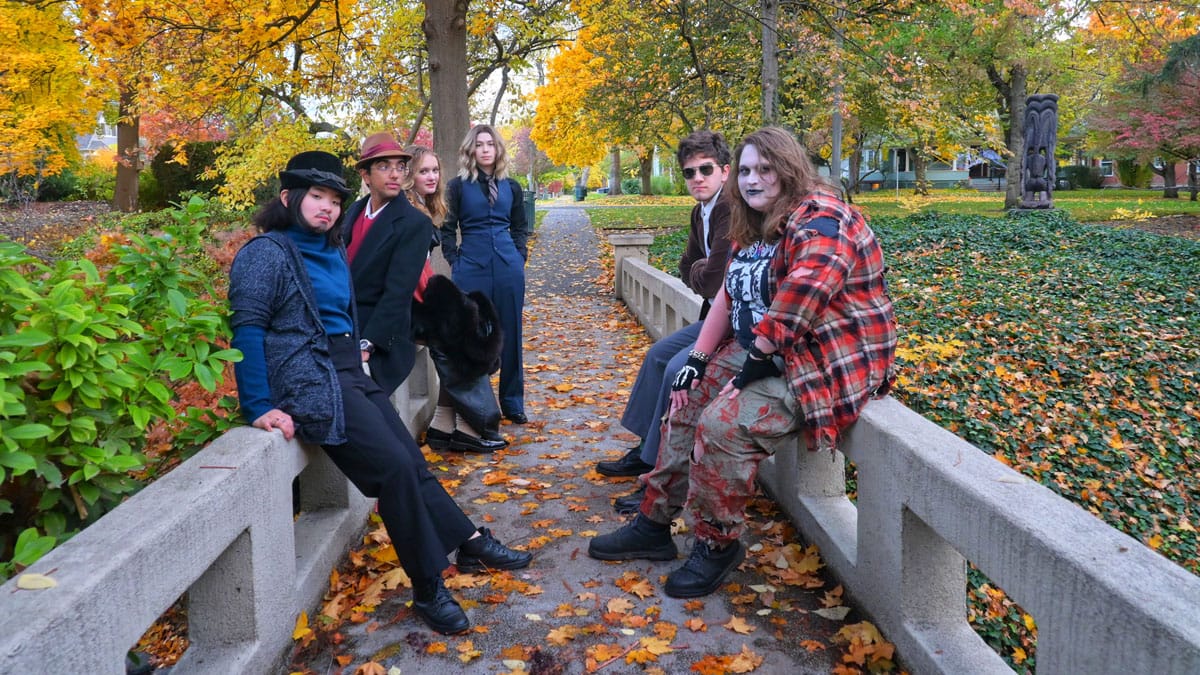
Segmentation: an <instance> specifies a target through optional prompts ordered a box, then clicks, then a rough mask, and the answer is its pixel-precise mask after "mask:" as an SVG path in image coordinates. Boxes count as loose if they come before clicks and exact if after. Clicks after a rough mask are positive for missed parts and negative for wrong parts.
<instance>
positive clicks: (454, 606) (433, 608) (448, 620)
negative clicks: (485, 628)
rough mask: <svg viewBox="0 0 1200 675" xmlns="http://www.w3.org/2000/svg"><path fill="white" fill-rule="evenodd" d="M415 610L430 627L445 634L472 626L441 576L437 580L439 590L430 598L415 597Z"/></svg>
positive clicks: (458, 631)
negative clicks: (420, 598) (419, 598)
mask: <svg viewBox="0 0 1200 675" xmlns="http://www.w3.org/2000/svg"><path fill="white" fill-rule="evenodd" d="M412 606H413V610H415V611H416V613H417V616H419V617H421V620H422V621H424V622H425V623H426V624H427V625H428V626H429V627H430V628H432V629H434V630H435V631H437V632H439V633H441V634H443V635H453V634H455V633H461V632H463V631H465V630H467V629H468V628H470V627H471V621H470V619H468V618H467V613H466V612H464V611H463V608H462V607H461V606H459V604H458V601H457V600H455V599H454V596H453V595H450V590H449V589H448V588H446V584H445V583H444V582H443V581H442V579H441V577H438V580H437V591H436V592H435V593H434V596H433V598H432V599H430V600H417V599H413V604H412Z"/></svg>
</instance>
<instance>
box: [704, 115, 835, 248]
mask: <svg viewBox="0 0 1200 675" xmlns="http://www.w3.org/2000/svg"><path fill="white" fill-rule="evenodd" d="M747 145H753V146H754V148H755V149H756V150H758V156H759V157H760V158H762V159H763V161H765V162H766V164H768V165H769V166H770V167H771V171H772V172H774V174H775V180H776V181H778V183H779V198H778V199H776V200H775V203H774V204H771V207H770V210H768V211H767V212H766V213H763V212H761V211H755V210H754V209H752V208H750V205H749V204H747V203H746V200H745V199H743V198H742V193H741V190H739V189H738V170H739V168H740V167H741V164H742V151H743V150H745V149H746V146H747ZM823 187H828V183H826V181H825V179H823V178H822V177H821V176H820V175H819V174H818V173H817V168H816V167H815V166H813V163H812V160H810V159H809V158H808V151H807V150H805V149H804V146H803V145H801V144H800V141H798V140H796V137H795V135H793V134H792V132H790V131H788V130H787V129H783V128H781V127H763V128H762V129H759V130H758V131H755V132H754V133H752V134H750V135H749V136H746V138H744V139H742V142H741V143H739V144H738V146H737V149H736V150H734V152H733V171H730V172H729V178H728V179H726V181H725V188H726V189H724V190H722V191H721V194H722V198H723V199H724V198H728V199H729V238H730V239H732V240H733V241H735V242H737V243H738V244H739V245H741V246H749V245H750V244H753V243H754V242H756V241H758V240H759V239H762V240H763V241H766V242H768V243H770V242H773V241H775V240H776V239H778V238H779V236H780V235H781V229H782V226H783V224H784V223H785V222H787V217H788V216H789V215H791V213H792V211H794V210H796V208H797V207H798V206H800V202H802V201H804V198H805V197H807V196H808V195H810V194H812V193H813V192H814V191H816V190H819V189H821V188H823Z"/></svg>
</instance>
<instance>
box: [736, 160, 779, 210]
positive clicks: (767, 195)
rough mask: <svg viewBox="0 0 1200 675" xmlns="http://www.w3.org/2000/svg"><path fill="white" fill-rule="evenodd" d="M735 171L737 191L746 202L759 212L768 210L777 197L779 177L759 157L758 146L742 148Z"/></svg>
mask: <svg viewBox="0 0 1200 675" xmlns="http://www.w3.org/2000/svg"><path fill="white" fill-rule="evenodd" d="M737 172H738V174H737V176H738V191H739V192H741V193H742V199H744V200H746V204H747V205H748V206H749V207H750V208H752V209H754V210H755V211H758V212H760V213H762V212H766V211H767V210H769V209H770V208H771V205H772V204H774V203H775V200H776V199H778V198H779V180H778V178H779V177H778V176H777V175H775V171H774V169H772V167H771V165H770V164H769V163H767V161H766V160H765V159H762V158H761V157H759V154H758V148H756V147H754V146H753V145H747V146H746V147H744V148H742V156H741V158H740V159H739V161H738V169H737Z"/></svg>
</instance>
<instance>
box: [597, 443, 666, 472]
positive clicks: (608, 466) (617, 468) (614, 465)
mask: <svg viewBox="0 0 1200 675" xmlns="http://www.w3.org/2000/svg"><path fill="white" fill-rule="evenodd" d="M653 468H654V467H653V466H651V465H649V464H647V463H645V462H643V461H642V446H640V445H639V446H637V447H636V448H630V449H629V452H627V453H625V456H624V457H622V458H621V459H618V460H617V461H615V462H600V463H598V464H596V471H597V472H598V473H600V474H601V475H603V476H608V477H610V478H622V477H624V476H640V475H642V474H644V473H647V472H649V471H650V470H651V469H653Z"/></svg>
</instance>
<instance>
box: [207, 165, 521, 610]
mask: <svg viewBox="0 0 1200 675" xmlns="http://www.w3.org/2000/svg"><path fill="white" fill-rule="evenodd" d="M342 168H343V167H342V163H341V161H340V160H339V159H338V158H337V157H335V156H334V155H331V154H329V153H326V152H320V151H309V152H302V153H300V154H298V155H296V156H294V157H292V158H291V159H290V160H289V161H288V163H287V168H286V169H285V170H284V171H283V172H282V173H281V174H280V175H279V179H280V185H281V186H282V189H281V191H280V193H279V196H278V197H276V198H274V199H272V200H271V201H270V202H268V203H267V204H266V206H264V207H263V208H262V209H261V210H260V211H259V212H258V213H257V214H255V216H254V224H255V226H256V227H257V229H258V231H259V232H260V234H259V236H256V237H255V238H253V239H251V240H250V241H249V242H247V243H246V245H245V246H243V247H242V249H241V250H240V251H238V254H237V256H236V257H235V259H234V261H233V266H232V268H231V270H230V274H229V305H230V310H231V318H230V325H231V327H232V328H233V341H232V344H233V346H234V347H235V348H237V349H239V350H241V352H242V355H243V358H242V360H241V361H240V362H239V363H237V364H236V365H235V376H236V379H237V386H238V398H239V402H240V405H241V409H242V413H243V414H244V415H245V417H246V419H247V420H249V421H250V422H251V424H252V426H254V427H256V428H259V429H263V430H265V431H276V430H278V431H280V432H281V433H282V434H283V436H284V438H286V439H288V440H291V439H292V438H298V439H300V440H301V441H303V442H305V443H311V444H315V445H320V446H321V447H322V448H323V449H324V450H325V452H326V453H327V454H328V455H329V457H330V459H332V460H333V462H334V464H336V465H337V467H338V468H339V469H340V470H341V471H342V472H343V473H344V474H346V476H347V477H348V478H349V479H350V480H351V481H352V482H353V483H354V484H355V486H357V487H358V489H359V490H361V491H362V492H363V494H365V495H367V496H368V497H374V498H377V499H378V500H379V515H380V516H381V517H382V519H383V523H384V526H385V527H386V528H387V532H388V535H389V536H390V537H391V539H392V545H393V547H394V548H395V550H396V555H397V557H398V558H399V562H400V565H401V567H403V568H404V571H405V572H406V573H407V574H408V576H409V577H410V578H411V579H412V583H413V609H414V610H415V611H416V613H417V615H418V616H419V617H420V618H421V619H422V620H423V621H425V623H426V624H428V625H429V626H430V627H431V628H433V629H434V630H435V631H437V632H440V633H459V632H462V631H465V630H467V629H468V628H469V627H470V621H469V620H468V618H467V615H466V613H465V612H464V611H463V609H462V607H461V606H460V605H459V604H458V602H457V601H456V600H455V599H454V596H453V595H451V593H450V591H449V590H448V589H447V588H446V586H445V583H444V582H443V581H442V571H443V570H445V569H446V567H448V566H449V564H448V559H447V556H448V555H449V553H450V552H451V551H454V550H455V549H457V550H458V553H457V556H456V559H455V560H456V565H457V566H458V568H459V570H463V571H479V570H486V569H508V570H511V569H519V568H523V567H526V566H528V565H529V563H530V562H531V560H532V556H531V555H530V554H529V553H525V552H520V551H515V550H513V549H510V548H508V547H506V546H504V545H503V544H501V543H500V542H499V541H498V540H497V539H496V538H495V537H493V536H492V534H491V532H490V531H489V530H488V529H487V528H477V527H476V526H475V525H474V524H473V523H472V522H471V520H470V519H469V518H468V517H467V515H466V514H465V513H463V511H462V509H461V508H459V506H458V504H456V503H455V502H454V500H453V498H451V497H450V495H449V494H447V493H446V490H445V489H444V488H443V487H442V484H441V483H440V482H439V481H438V479H437V478H436V477H435V476H434V475H433V474H432V473H431V472H430V470H429V467H428V466H427V465H426V463H425V459H424V457H423V456H422V454H421V451H420V448H418V447H417V444H416V442H415V441H413V438H412V436H411V435H410V434H409V433H408V430H407V429H405V427H404V424H403V422H402V421H401V420H400V416H399V415H398V414H397V413H396V410H395V408H393V407H392V405H391V401H390V400H389V397H388V394H387V393H385V392H384V391H383V389H381V388H380V387H379V385H378V384H376V382H375V381H374V380H372V379H371V378H370V377H368V376H367V375H366V374H365V373H364V372H363V369H362V352H361V350H360V349H359V331H358V325H357V318H358V311H357V308H356V305H355V302H354V301H353V298H354V292H353V286H352V284H351V279H350V269H349V265H348V263H347V260H346V251H345V249H344V248H343V247H342V245H341V220H342V219H341V215H342V204H343V203H344V202H345V201H346V200H347V199H348V198H349V197H350V191H349V189H348V187H347V186H346V182H345V180H343V178H342Z"/></svg>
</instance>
